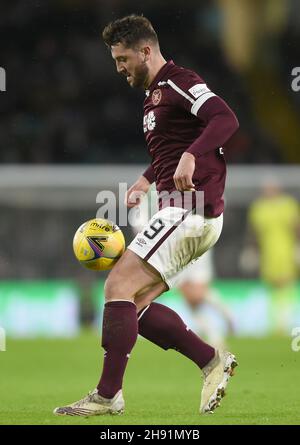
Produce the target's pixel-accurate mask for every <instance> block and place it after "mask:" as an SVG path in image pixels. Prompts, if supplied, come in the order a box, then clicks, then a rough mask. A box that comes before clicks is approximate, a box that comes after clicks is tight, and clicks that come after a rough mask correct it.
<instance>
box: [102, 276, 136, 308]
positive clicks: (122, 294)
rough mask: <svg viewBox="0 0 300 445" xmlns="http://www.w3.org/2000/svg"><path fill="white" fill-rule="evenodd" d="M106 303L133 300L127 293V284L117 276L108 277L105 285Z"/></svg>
mask: <svg viewBox="0 0 300 445" xmlns="http://www.w3.org/2000/svg"><path fill="white" fill-rule="evenodd" d="M104 295H105V302H106V303H108V302H109V301H113V300H132V298H131V295H129V294H128V291H126V283H124V280H121V279H120V278H118V277H117V276H110V275H109V276H108V278H107V280H106V281H105V285H104Z"/></svg>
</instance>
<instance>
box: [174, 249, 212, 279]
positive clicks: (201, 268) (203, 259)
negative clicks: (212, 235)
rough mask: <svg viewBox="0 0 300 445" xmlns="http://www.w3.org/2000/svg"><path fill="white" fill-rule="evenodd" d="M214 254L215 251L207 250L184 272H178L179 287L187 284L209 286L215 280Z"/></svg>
mask: <svg viewBox="0 0 300 445" xmlns="http://www.w3.org/2000/svg"><path fill="white" fill-rule="evenodd" d="M212 253H213V249H209V250H207V251H206V252H205V253H204V254H203V255H201V256H200V257H199V258H197V260H196V261H192V262H191V263H190V264H189V265H188V266H187V267H185V268H184V269H183V270H182V271H180V272H178V275H177V277H176V278H177V285H178V286H181V285H182V284H183V283H186V282H189V283H202V284H209V283H210V282H211V281H212V280H213V278H214V266H213V258H212Z"/></svg>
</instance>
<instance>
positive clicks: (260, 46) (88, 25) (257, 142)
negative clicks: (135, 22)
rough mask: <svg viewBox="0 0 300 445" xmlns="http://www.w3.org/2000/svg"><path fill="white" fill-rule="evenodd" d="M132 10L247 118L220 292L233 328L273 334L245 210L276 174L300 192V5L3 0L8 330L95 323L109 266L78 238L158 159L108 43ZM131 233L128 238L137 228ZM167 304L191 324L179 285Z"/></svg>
mask: <svg viewBox="0 0 300 445" xmlns="http://www.w3.org/2000/svg"><path fill="white" fill-rule="evenodd" d="M132 12H135V13H143V14H144V15H145V16H147V17H148V18H149V19H150V20H151V21H152V22H153V24H154V27H155V28H156V30H157V31H158V35H159V39H160V44H161V48H162V53H163V54H164V55H165V57H167V58H172V59H173V60H174V61H175V63H177V64H179V65H182V66H185V67H190V68H192V69H194V70H195V71H197V72H199V74H200V75H202V76H203V77H204V79H206V80H207V83H208V84H209V85H210V87H211V89H212V90H213V91H215V92H216V93H217V94H220V95H221V96H222V97H223V98H224V99H225V100H227V101H228V103H229V104H230V106H231V107H232V108H233V110H234V111H235V112H236V114H237V116H238V118H239V121H240V130H239V131H238V133H237V134H236V135H235V136H234V137H233V138H232V139H231V140H230V141H229V142H228V143H227V145H226V151H225V156H226V159H227V162H228V180H227V189H226V212H225V219H224V230H223V233H222V236H221V239H220V241H219V242H218V244H217V246H216V248H215V251H214V260H215V272H216V280H215V282H214V286H215V288H216V289H218V290H219V292H220V295H221V298H222V299H223V300H224V301H225V302H226V303H227V304H228V307H229V308H230V310H231V312H232V314H233V317H234V323H235V332H236V335H238V336H256V337H257V336H264V335H268V334H271V333H274V332H276V329H275V326H274V324H273V321H272V316H271V313H272V305H273V303H274V297H273V296H272V292H271V291H270V286H269V284H268V283H266V282H264V281H263V280H261V279H260V273H259V267H258V263H259V261H258V259H257V256H255V255H252V254H251V252H252V251H251V249H250V250H249V241H248V232H249V230H248V229H249V206H250V205H251V203H252V202H253V201H254V200H255V199H256V198H257V197H258V196H259V194H260V192H261V188H262V187H263V186H264V185H265V184H266V181H267V180H271V179H270V178H273V179H274V178H275V179H276V182H277V183H278V184H280V185H281V187H282V188H283V190H284V192H286V193H288V194H289V195H290V196H292V197H294V198H295V199H296V200H298V201H299V199H300V187H299V185H300V166H299V162H300V138H299V120H300V92H296V91H294V90H293V89H292V86H291V84H292V81H293V77H292V75H291V72H292V69H293V68H294V67H296V66H298V65H299V61H300V46H299V44H298V43H299V41H300V13H299V2H298V1H297V0H265V1H264V2H261V1H259V0H207V1H202V2H199V1H196V0H188V1H186V2H184V4H183V3H182V1H179V0H172V2H171V1H165V2H161V1H158V0H151V1H144V2H142V3H141V2H140V1H137V0H130V1H127V0H123V1H120V0H109V1H108V0H101V1H99V0H98V1H97V0H89V1H85V0H72V1H69V0H57V1H55V0H51V1H50V0H43V1H42V2H37V1H36V0H28V1H26V2H24V1H20V0H12V1H10V2H3V4H1V14H0V29H1V31H0V35H1V38H0V66H1V67H3V68H4V69H5V70H6V76H7V79H6V83H7V84H6V89H7V91H5V92H0V116H1V119H0V148H1V149H0V162H1V166H0V203H1V219H0V230H1V243H0V280H1V281H0V326H2V327H3V328H5V330H6V333H7V336H8V337H18V338H19V337H22V338H26V337H34V338H35V337H40V336H42V337H43V336H46V337H52V336H54V337H72V336H76V335H78V334H79V332H80V329H81V327H82V326H91V325H96V324H97V323H98V320H99V317H100V315H101V310H102V306H103V282H104V279H105V274H104V273H102V274H97V273H94V272H91V271H88V270H85V269H84V268H83V267H81V266H80V265H79V264H78V263H77V262H76V260H75V258H74V256H73V252H72V238H73V234H74V232H75V230H76V229H77V227H78V226H79V225H80V224H81V223H82V222H83V221H85V220H87V219H91V218H93V217H95V214H96V212H97V209H98V208H99V204H98V203H97V202H96V196H97V193H98V192H99V191H101V190H112V191H117V186H118V183H119V182H127V183H128V184H131V183H132V182H133V181H134V180H135V179H136V178H137V177H138V175H139V174H140V173H141V172H142V171H143V169H144V168H145V166H146V165H148V164H149V161H150V159H149V157H148V154H147V150H146V146H145V142H144V138H143V133H142V125H141V124H142V100H143V92H140V91H133V90H131V89H130V88H128V85H127V84H126V82H124V80H122V79H121V78H119V76H118V75H117V73H116V72H115V70H114V64H113V61H112V60H111V58H110V55H109V53H108V52H107V50H106V48H105V47H104V44H103V43H102V41H101V38H100V35H101V30H102V28H103V27H104V25H105V24H106V23H107V22H108V21H110V20H113V19H114V18H117V17H120V16H122V15H125V14H128V13H132ZM122 229H123V230H124V234H125V236H126V240H127V242H129V241H130V240H131V239H132V237H133V234H132V232H131V230H130V228H128V227H122ZM291 230H294V229H291ZM295 252H296V241H295ZM298 269H299V263H298ZM292 286H293V296H292V297H290V296H287V298H291V300H288V302H289V305H290V308H291V311H290V312H289V317H288V318H287V319H286V320H285V321H286V323H285V325H284V330H283V331H282V332H283V333H285V334H286V335H289V336H290V335H291V330H292V328H293V327H296V326H300V287H299V283H298V282H297V280H294V281H293V282H292ZM163 299H164V301H165V302H167V304H171V305H173V306H175V308H176V309H177V310H178V311H179V312H181V313H182V314H183V316H185V317H187V321H188V314H187V312H186V308H185V307H184V303H183V301H182V299H181V298H180V296H179V293H178V292H177V291H172V292H169V293H168V294H165V295H164V296H163ZM275 303H276V302H275ZM289 347H290V346H289V345H287V348H289Z"/></svg>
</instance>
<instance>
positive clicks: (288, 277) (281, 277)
mask: <svg viewBox="0 0 300 445" xmlns="http://www.w3.org/2000/svg"><path fill="white" fill-rule="evenodd" d="M248 225H249V232H248V237H249V241H248V246H247V248H246V249H245V250H244V252H243V255H242V263H244V264H246V263H247V261H246V260H247V257H248V258H249V254H252V252H253V248H254V249H255V250H256V251H257V252H258V257H259V259H258V262H259V269H260V276H261V279H262V280H263V281H264V282H265V283H266V284H267V286H268V288H269V291H270V295H271V298H272V320H271V321H272V326H273V327H274V328H275V331H276V332H277V333H279V334H284V333H286V332H289V331H290V328H291V327H292V316H293V314H292V310H293V303H294V300H295V299H296V293H297V290H296V279H297V276H298V272H299V264H297V247H298V239H299V233H300V212H299V203H298V201H297V200H296V199H295V198H294V197H293V196H290V195H288V194H286V193H284V192H283V191H282V190H281V187H280V185H279V184H278V182H277V181H276V180H275V179H274V178H268V180H266V181H265V183H264V186H263V188H262V192H261V195H260V196H259V197H258V198H257V199H256V200H254V201H253V202H252V204H251V206H250V208H249V212H248Z"/></svg>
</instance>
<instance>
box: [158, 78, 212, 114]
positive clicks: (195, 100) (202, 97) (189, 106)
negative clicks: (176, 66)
mask: <svg viewBox="0 0 300 445" xmlns="http://www.w3.org/2000/svg"><path fill="white" fill-rule="evenodd" d="M167 83H168V85H169V87H171V88H172V90H173V92H174V94H173V95H172V96H173V103H174V105H177V106H179V107H181V108H184V109H185V110H186V111H188V112H189V113H191V114H193V115H194V116H197V115H198V112H199V110H200V109H201V107H202V106H203V105H204V104H205V102H206V101H208V100H209V99H210V98H212V97H216V94H215V93H214V92H212V91H211V90H210V88H209V87H208V86H207V84H206V83H205V81H204V80H203V79H202V78H201V77H200V76H199V75H198V74H196V73H195V72H193V71H189V70H185V69H182V71H179V72H178V73H177V74H176V75H175V76H172V78H171V79H168V81H167Z"/></svg>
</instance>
